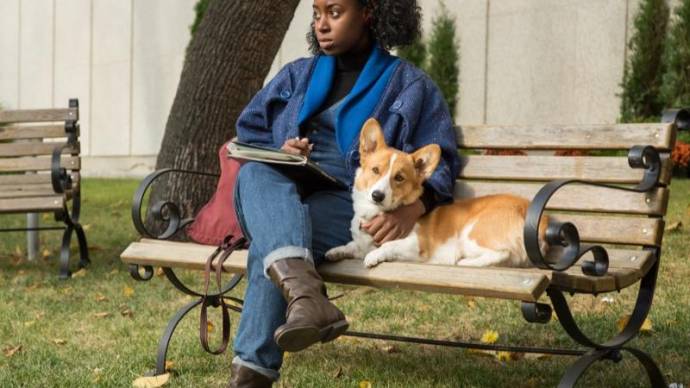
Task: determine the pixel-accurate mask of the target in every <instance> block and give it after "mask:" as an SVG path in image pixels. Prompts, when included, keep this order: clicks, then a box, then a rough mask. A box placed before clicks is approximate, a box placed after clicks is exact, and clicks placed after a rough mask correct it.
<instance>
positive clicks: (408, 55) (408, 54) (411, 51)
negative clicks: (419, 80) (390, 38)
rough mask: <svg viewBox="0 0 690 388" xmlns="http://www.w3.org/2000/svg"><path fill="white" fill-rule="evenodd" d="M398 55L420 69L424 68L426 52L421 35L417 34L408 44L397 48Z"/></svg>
mask: <svg viewBox="0 0 690 388" xmlns="http://www.w3.org/2000/svg"><path fill="white" fill-rule="evenodd" d="M398 56H399V57H400V58H403V59H407V60H408V61H410V62H411V63H412V64H413V65H415V66H417V67H418V68H420V69H425V68H426V56H427V52H426V44H424V41H423V40H422V37H421V36H418V37H417V39H415V41H414V42H412V44H411V45H409V46H403V47H400V48H398Z"/></svg>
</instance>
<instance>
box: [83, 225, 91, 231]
mask: <svg viewBox="0 0 690 388" xmlns="http://www.w3.org/2000/svg"><path fill="white" fill-rule="evenodd" d="M81 228H82V229H84V232H88V231H89V229H91V224H86V225H82V226H81Z"/></svg>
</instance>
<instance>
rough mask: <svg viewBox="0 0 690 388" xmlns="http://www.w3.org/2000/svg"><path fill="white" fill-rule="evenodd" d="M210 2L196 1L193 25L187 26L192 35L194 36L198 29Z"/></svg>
mask: <svg viewBox="0 0 690 388" xmlns="http://www.w3.org/2000/svg"><path fill="white" fill-rule="evenodd" d="M210 2H211V0H198V1H197V3H196V5H195V6H194V13H195V14H196V16H195V17H194V23H192V25H191V26H189V30H190V31H191V32H192V35H194V33H195V32H196V29H197V28H199V24H200V23H201V19H203V18H204V14H205V13H206V9H207V8H208V4H209V3H210Z"/></svg>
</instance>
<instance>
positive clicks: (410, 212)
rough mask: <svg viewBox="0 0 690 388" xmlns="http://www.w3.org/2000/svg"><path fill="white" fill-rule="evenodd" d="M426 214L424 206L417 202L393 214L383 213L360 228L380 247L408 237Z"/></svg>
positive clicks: (392, 212)
mask: <svg viewBox="0 0 690 388" xmlns="http://www.w3.org/2000/svg"><path fill="white" fill-rule="evenodd" d="M423 214H424V204H422V201H420V200H417V201H415V202H414V203H413V204H411V205H406V206H401V207H399V208H397V209H395V210H393V211H391V212H388V213H381V214H379V215H378V216H376V217H374V218H372V219H371V220H370V221H369V222H365V223H362V224H361V225H360V228H362V230H364V231H365V232H367V233H369V234H370V235H371V236H372V237H373V238H374V243H375V244H376V245H377V246H378V245H381V244H383V243H385V242H388V241H392V240H397V239H399V238H404V237H407V235H408V234H410V232H411V231H412V229H413V228H414V225H415V224H416V223H417V220H418V219H419V217H421V216H422V215H423Z"/></svg>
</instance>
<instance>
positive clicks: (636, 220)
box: [550, 213, 664, 245]
mask: <svg viewBox="0 0 690 388" xmlns="http://www.w3.org/2000/svg"><path fill="white" fill-rule="evenodd" d="M550 216H551V217H552V219H553V220H554V221H556V222H571V223H573V224H574V225H575V226H576V227H577V230H578V232H579V233H580V239H581V240H582V241H585V242H595V243H608V244H629V245H661V237H662V236H663V227H664V222H663V220H662V219H660V218H646V217H615V216H594V215H582V214H559V213H552V214H550Z"/></svg>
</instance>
